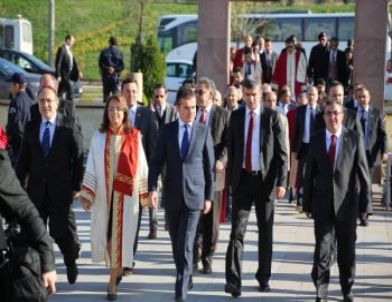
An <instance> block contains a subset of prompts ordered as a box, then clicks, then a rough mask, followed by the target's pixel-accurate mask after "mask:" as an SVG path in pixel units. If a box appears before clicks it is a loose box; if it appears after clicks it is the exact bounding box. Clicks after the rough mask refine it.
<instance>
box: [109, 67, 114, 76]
mask: <svg viewBox="0 0 392 302" xmlns="http://www.w3.org/2000/svg"><path fill="white" fill-rule="evenodd" d="M108 73H109V74H113V73H114V68H113V67H112V66H109V68H108Z"/></svg>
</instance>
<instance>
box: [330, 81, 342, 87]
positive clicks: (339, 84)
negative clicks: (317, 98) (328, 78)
mask: <svg viewBox="0 0 392 302" xmlns="http://www.w3.org/2000/svg"><path fill="white" fill-rule="evenodd" d="M336 86H342V87H343V89H344V86H343V84H342V83H340V82H339V81H332V82H331V84H329V89H331V88H332V87H336Z"/></svg>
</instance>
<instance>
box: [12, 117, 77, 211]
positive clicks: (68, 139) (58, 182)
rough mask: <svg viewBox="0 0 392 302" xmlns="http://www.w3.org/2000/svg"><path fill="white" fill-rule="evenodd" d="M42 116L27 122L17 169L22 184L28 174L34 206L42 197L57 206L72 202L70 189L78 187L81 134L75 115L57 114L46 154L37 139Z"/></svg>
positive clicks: (73, 189)
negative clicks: (69, 116)
mask: <svg viewBox="0 0 392 302" xmlns="http://www.w3.org/2000/svg"><path fill="white" fill-rule="evenodd" d="M40 124H41V120H40V119H35V120H32V121H30V122H28V123H27V124H26V130H25V136H24V138H23V143H22V149H21V154H20V158H19V162H18V167H17V173H18V177H19V180H20V181H21V184H22V186H25V181H26V177H27V176H28V184H27V193H28V194H29V197H30V198H31V200H32V201H33V203H34V204H35V205H36V206H40V205H41V204H42V203H43V202H44V199H45V193H46V190H47V195H48V197H49V199H50V201H51V204H52V205H53V206H54V207H56V209H58V208H62V207H68V206H69V204H70V203H72V201H73V198H72V194H73V191H80V188H81V183H82V177H83V137H82V133H81V132H80V130H79V128H78V127H77V126H76V123H75V121H74V119H72V118H68V117H65V116H62V115H61V114H59V113H58V114H57V118H56V128H55V132H54V136H53V142H52V145H51V148H50V152H49V155H48V158H45V157H44V155H43V152H42V148H41V142H40V139H39V129H40Z"/></svg>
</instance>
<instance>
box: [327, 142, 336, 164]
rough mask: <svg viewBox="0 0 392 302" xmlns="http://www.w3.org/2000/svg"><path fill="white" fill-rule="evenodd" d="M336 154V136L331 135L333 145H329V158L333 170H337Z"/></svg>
mask: <svg viewBox="0 0 392 302" xmlns="http://www.w3.org/2000/svg"><path fill="white" fill-rule="evenodd" d="M335 154H336V135H331V144H330V145H329V150H328V157H329V162H330V163H331V165H332V168H335Z"/></svg>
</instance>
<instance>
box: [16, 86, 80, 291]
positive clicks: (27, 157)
mask: <svg viewBox="0 0 392 302" xmlns="http://www.w3.org/2000/svg"><path fill="white" fill-rule="evenodd" d="M58 106H59V100H58V98H57V95H56V90H55V89H53V87H50V86H44V87H43V88H42V89H41V90H40V92H39V94H38V107H39V112H40V115H41V118H38V119H34V120H32V121H31V122H28V123H27V124H26V128H25V136H24V138H23V143H22V148H21V153H20V158H19V162H18V166H17V174H18V178H19V180H20V182H21V184H22V186H23V187H26V188H27V193H28V194H29V197H30V199H31V200H32V202H33V203H34V205H35V206H36V207H37V209H38V212H39V214H40V217H41V218H42V220H43V221H44V223H45V224H49V232H50V235H51V236H52V237H53V239H54V240H55V242H56V243H57V245H58V246H59V248H60V251H61V253H62V254H63V256H64V263H65V266H66V269H67V278H68V282H69V283H70V284H73V283H75V281H76V278H77V276H78V268H77V265H76V259H77V258H78V257H79V251H80V243H79V240H78V236H77V231H76V223H75V215H74V212H73V210H72V202H73V200H74V199H75V198H78V196H79V193H80V188H81V183H82V177H83V137H82V133H81V132H80V128H79V127H78V126H77V125H76V123H75V120H74V119H73V118H71V117H65V116H63V115H61V114H60V113H58V112H57V109H58Z"/></svg>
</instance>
